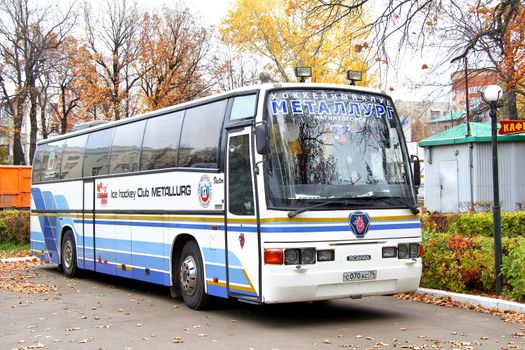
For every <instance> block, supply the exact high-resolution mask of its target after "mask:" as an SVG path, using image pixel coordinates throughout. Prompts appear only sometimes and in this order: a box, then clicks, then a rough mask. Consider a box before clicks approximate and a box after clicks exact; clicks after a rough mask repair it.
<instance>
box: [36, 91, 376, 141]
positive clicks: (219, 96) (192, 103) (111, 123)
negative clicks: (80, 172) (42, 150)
mask: <svg viewBox="0 0 525 350" xmlns="http://www.w3.org/2000/svg"><path fill="white" fill-rule="evenodd" d="M298 88H300V89H305V88H311V89H335V90H348V91H356V92H366V93H372V94H381V95H386V93H385V92H384V91H380V90H377V89H372V88H367V87H362V86H355V85H343V84H328V83H298V82H297V83H266V84H256V85H251V86H245V87H241V88H237V89H234V90H229V91H225V92H221V93H218V94H214V95H211V96H206V97H201V98H198V99H195V100H192V101H188V102H184V103H180V104H177V105H173V106H169V107H164V108H161V109H157V110H154V111H150V112H146V113H142V114H138V115H136V116H133V117H129V118H125V119H120V120H116V121H108V122H107V123H103V124H100V125H95V126H92V127H87V128H82V129H79V130H75V131H72V132H69V133H66V134H63V135H58V136H55V137H52V138H48V139H44V140H40V141H38V142H37V144H38V145H40V144H46V143H49V142H53V141H59V140H61V139H66V138H69V137H72V136H77V135H82V134H87V133H91V132H93V131H97V130H102V129H107V128H111V127H114V126H117V125H121V124H127V123H131V122H133V121H137V120H141V119H146V118H150V117H152V116H156V115H162V114H166V113H170V112H175V111H178V110H180V109H185V108H189V107H193V106H198V105H200V104H204V103H206V102H212V101H216V100H220V99H223V98H228V97H232V96H235V95H242V94H249V93H257V92H262V93H266V92H267V91H271V90H280V89H298Z"/></svg>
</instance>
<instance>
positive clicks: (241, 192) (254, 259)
mask: <svg viewBox="0 0 525 350" xmlns="http://www.w3.org/2000/svg"><path fill="white" fill-rule="evenodd" d="M251 135H252V133H251V126H250V127H241V128H236V129H233V130H229V131H228V144H227V156H226V205H227V210H226V251H227V257H226V258H227V260H226V261H227V265H228V281H227V287H228V294H229V295H230V296H232V297H236V298H240V299H250V300H254V301H256V300H260V294H259V293H260V288H259V280H260V273H259V266H260V237H259V236H260V235H259V232H258V225H257V216H256V213H257V208H256V201H255V198H256V197H255V194H254V188H255V186H254V174H253V151H252V136H251Z"/></svg>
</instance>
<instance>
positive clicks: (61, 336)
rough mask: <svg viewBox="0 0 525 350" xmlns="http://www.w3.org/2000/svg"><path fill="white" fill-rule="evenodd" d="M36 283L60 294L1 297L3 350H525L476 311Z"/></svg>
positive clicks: (95, 283)
mask: <svg viewBox="0 0 525 350" xmlns="http://www.w3.org/2000/svg"><path fill="white" fill-rule="evenodd" d="M33 271H34V272H32V273H35V274H36V276H35V277H34V278H32V279H31V280H32V281H36V282H40V283H44V284H54V285H56V286H57V287H58V291H57V292H50V293H48V294H46V295H27V294H21V293H17V292H13V291H6V290H0V300H1V302H0V315H1V317H0V348H1V349H32V348H48V349H107V350H109V349H148V350H149V349H213V350H217V349H269V350H271V349H281V350H284V349H327V350H328V349H341V348H348V349H353V348H356V349H393V348H395V349H424V348H438V349H439V348H442V349H464V350H467V349H525V338H524V335H523V333H525V330H524V329H523V326H520V325H517V324H509V323H505V322H503V321H501V320H500V319H499V318H498V317H495V316H492V315H489V314H482V313H477V312H474V311H469V310H464V309H457V308H446V307H440V306H435V305H427V304H423V303H417V302H410V301H405V300H399V299H396V298H393V297H372V298H364V299H362V300H339V301H331V302H323V303H314V304H304V303H303V304H288V305H263V306H254V305H248V304H241V303H236V302H228V303H226V302H224V303H220V304H218V305H217V306H216V307H215V308H214V309H213V310H209V311H205V312H197V311H193V310H190V309H188V308H186V307H185V306H184V304H183V303H182V302H181V301H180V300H177V299H171V298H170V297H169V291H168V289H167V288H161V287H156V286H152V285H148V284H143V283H138V282H134V281H129V280H125V279H116V278H111V277H108V276H103V275H95V274H87V275H86V276H84V277H83V278H81V279H67V278H65V277H63V275H62V274H61V273H59V272H58V271H57V270H56V268H55V267H53V266H49V265H47V266H40V267H36V268H34V270H33Z"/></svg>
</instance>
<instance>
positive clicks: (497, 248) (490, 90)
mask: <svg viewBox="0 0 525 350" xmlns="http://www.w3.org/2000/svg"><path fill="white" fill-rule="evenodd" d="M502 95H503V90H501V88H500V87H499V86H498V85H490V86H487V88H486V89H485V91H484V92H483V97H484V99H485V101H486V102H487V103H488V104H489V105H490V120H491V123H492V124H491V125H492V128H491V129H492V189H493V193H494V203H493V206H492V213H493V217H494V255H495V264H496V294H500V293H501V290H502V289H503V276H502V274H501V263H502V249H501V207H500V205H499V175H498V136H497V128H498V123H497V118H496V111H497V103H498V101H499V100H500V99H501V97H502Z"/></svg>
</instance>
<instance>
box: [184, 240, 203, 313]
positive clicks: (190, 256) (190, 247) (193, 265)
mask: <svg viewBox="0 0 525 350" xmlns="http://www.w3.org/2000/svg"><path fill="white" fill-rule="evenodd" d="M204 283H205V281H204V267H203V263H202V256H201V252H200V249H199V246H198V244H197V242H195V241H188V242H186V243H185V244H184V246H183V247H182V250H181V253H180V260H179V284H180V292H181V294H182V299H183V300H184V303H185V304H186V305H187V306H188V307H190V308H191V309H194V310H203V309H205V308H206V307H207V306H208V305H209V302H210V296H209V295H208V294H206V292H205V291H204Z"/></svg>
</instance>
